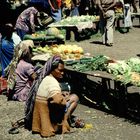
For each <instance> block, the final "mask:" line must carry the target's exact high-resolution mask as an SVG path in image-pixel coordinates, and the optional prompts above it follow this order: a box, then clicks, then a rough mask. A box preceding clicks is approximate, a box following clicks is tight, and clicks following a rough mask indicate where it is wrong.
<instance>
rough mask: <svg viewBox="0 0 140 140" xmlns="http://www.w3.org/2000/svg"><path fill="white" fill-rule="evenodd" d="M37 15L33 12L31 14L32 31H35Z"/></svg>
mask: <svg viewBox="0 0 140 140" xmlns="http://www.w3.org/2000/svg"><path fill="white" fill-rule="evenodd" d="M34 18H35V16H34V14H33V13H31V14H30V25H31V29H32V32H33V33H34V32H35V19H34Z"/></svg>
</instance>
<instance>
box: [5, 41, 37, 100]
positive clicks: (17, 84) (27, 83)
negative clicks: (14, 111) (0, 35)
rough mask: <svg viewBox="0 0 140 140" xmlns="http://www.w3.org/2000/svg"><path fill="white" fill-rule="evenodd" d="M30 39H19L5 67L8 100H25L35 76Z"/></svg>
mask: <svg viewBox="0 0 140 140" xmlns="http://www.w3.org/2000/svg"><path fill="white" fill-rule="evenodd" d="M33 46H34V44H33V41H32V40H25V41H21V43H20V44H19V45H18V46H17V47H16V49H15V52H14V56H13V59H12V61H11V63H10V65H9V66H8V67H7V69H6V72H7V75H8V80H7V82H8V86H7V91H8V95H7V96H8V100H16V101H26V99H27V95H28V93H29V90H30V87H31V85H32V82H33V80H34V79H35V78H36V77H37V74H36V72H35V67H34V66H33V65H32V64H31V56H32V47H33Z"/></svg>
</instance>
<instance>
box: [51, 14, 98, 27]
mask: <svg viewBox="0 0 140 140" xmlns="http://www.w3.org/2000/svg"><path fill="white" fill-rule="evenodd" d="M96 21H99V16H96V15H94V16H90V15H82V16H73V17H67V18H66V19H63V20H61V21H59V22H55V23H52V24H51V25H50V26H53V25H59V26H60V25H63V26H64V25H72V26H77V25H78V24H81V23H82V22H96Z"/></svg>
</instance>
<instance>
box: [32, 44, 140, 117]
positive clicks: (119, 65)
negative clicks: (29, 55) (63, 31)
mask: <svg viewBox="0 0 140 140" xmlns="http://www.w3.org/2000/svg"><path fill="white" fill-rule="evenodd" d="M61 47H62V48H61ZM61 47H60V48H61V49H60V50H59V49H58V47H57V48H55V46H54V47H53V49H54V50H53V49H52V50H53V51H54V52H53V53H52V54H51V55H54V54H56V52H57V54H58V53H59V54H60V55H61V56H62V58H63V60H64V61H65V64H66V73H67V76H68V77H67V80H68V81H69V82H70V83H72V85H73V87H74V91H76V93H78V94H79V97H82V98H83V97H84V99H86V100H87V101H90V102H91V103H93V104H94V105H96V106H100V107H103V108H105V109H107V110H111V111H112V110H113V111H115V112H117V113H119V114H121V115H123V114H125V113H126V112H127V111H128V110H129V108H130V107H129V103H128V98H127V97H128V89H129V88H133V87H137V88H138V89H139V88H140V59H139V58H130V59H128V60H113V59H112V58H109V57H107V56H104V55H98V56H92V57H87V56H85V55H84V52H82V51H81V54H80V56H81V57H74V58H73V59H71V57H67V58H66V57H65V55H64V56H63V55H62V54H64V52H66V50H65V49H66V48H67V47H64V46H63V45H62V46H61ZM72 48H73V47H72ZM79 50H81V48H79ZM49 51H50V50H49ZM70 52H71V54H70V55H68V51H67V56H71V55H73V51H70ZM76 52H78V51H76ZM79 52H80V51H79ZM79 52H78V53H79ZM74 55H75V54H74ZM76 55H77V54H76ZM49 57H50V56H47V53H46V59H48V58H49ZM34 60H35V61H36V60H39V61H46V60H45V59H42V60H41V57H39V58H36V59H34ZM136 110H138V108H136Z"/></svg>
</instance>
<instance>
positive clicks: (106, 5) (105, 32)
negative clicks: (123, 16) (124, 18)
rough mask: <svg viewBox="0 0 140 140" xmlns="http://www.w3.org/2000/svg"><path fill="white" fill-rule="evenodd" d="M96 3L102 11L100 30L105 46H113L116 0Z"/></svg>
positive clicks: (101, 0)
mask: <svg viewBox="0 0 140 140" xmlns="http://www.w3.org/2000/svg"><path fill="white" fill-rule="evenodd" d="M96 3H97V5H98V7H99V10H100V26H101V27H100V28H101V34H102V41H103V44H105V45H106V46H113V27H114V21H115V10H114V7H115V5H116V0H97V1H96Z"/></svg>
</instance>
